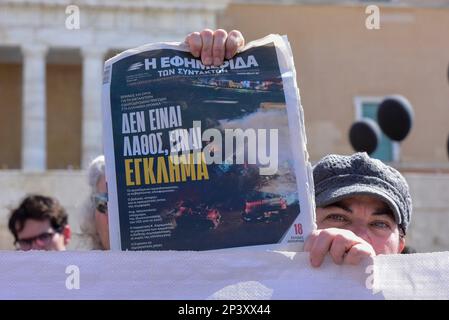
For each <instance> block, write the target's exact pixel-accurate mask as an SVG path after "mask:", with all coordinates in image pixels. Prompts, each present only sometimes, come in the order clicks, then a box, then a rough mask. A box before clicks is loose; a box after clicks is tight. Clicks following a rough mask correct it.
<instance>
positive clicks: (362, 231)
mask: <svg viewBox="0 0 449 320" xmlns="http://www.w3.org/2000/svg"><path fill="white" fill-rule="evenodd" d="M351 231H352V232H354V234H355V235H356V236H357V237H360V238H362V239H363V240H365V241H366V242H370V241H369V235H368V227H367V226H366V225H364V224H361V223H359V224H357V223H356V224H353V225H352V226H351Z"/></svg>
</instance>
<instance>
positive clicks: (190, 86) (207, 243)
mask: <svg viewBox="0 0 449 320" xmlns="http://www.w3.org/2000/svg"><path fill="white" fill-rule="evenodd" d="M103 111H104V112H103V114H104V125H103V128H104V134H103V136H104V147H105V157H106V175H107V177H106V180H107V184H108V194H109V202H108V206H109V227H110V235H111V236H110V238H111V248H112V249H116V250H213V249H224V248H233V247H242V246H257V245H272V246H274V247H275V248H279V249H283V250H292V251H301V250H302V246H303V243H304V239H305V238H306V237H307V235H308V234H309V233H310V232H311V231H312V230H313V228H314V221H315V219H314V214H315V213H314V200H313V182H312V179H311V166H310V164H309V162H308V155H307V151H306V138H305V130H304V120H303V110H302V107H301V104H300V97H299V90H298V87H297V84H296V73H295V68H294V64H293V58H292V54H291V50H290V46H289V43H288V41H287V38H286V37H281V36H279V35H270V36H267V37H265V38H263V39H260V40H257V41H254V42H251V43H249V44H248V45H247V46H246V47H245V48H244V49H243V50H242V51H241V52H240V53H239V54H237V55H236V56H235V57H234V58H232V59H230V60H226V61H224V63H223V64H222V65H221V66H219V67H214V66H204V65H203V64H202V63H201V60H200V59H196V58H194V57H193V56H192V55H191V54H190V53H189V52H188V49H187V48H186V46H185V44H180V43H158V44H149V45H145V46H142V47H139V48H136V49H131V50H127V51H125V52H123V53H121V54H119V55H117V56H115V57H113V58H111V59H110V60H108V61H107V62H106V63H105V68H104V79H103Z"/></svg>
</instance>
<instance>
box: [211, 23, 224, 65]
mask: <svg viewBox="0 0 449 320" xmlns="http://www.w3.org/2000/svg"><path fill="white" fill-rule="evenodd" d="M227 36H228V33H227V32H226V31H225V30H223V29H218V30H216V31H215V33H214V43H213V47H212V56H213V58H214V60H213V63H214V66H216V67H218V66H219V65H221V64H222V63H223V60H224V57H225V42H226V38H227Z"/></svg>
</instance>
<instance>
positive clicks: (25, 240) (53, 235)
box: [17, 219, 70, 251]
mask: <svg viewBox="0 0 449 320" xmlns="http://www.w3.org/2000/svg"><path fill="white" fill-rule="evenodd" d="M69 238H70V229H69V228H68V226H66V228H64V230H63V231H62V232H61V233H58V232H56V231H55V230H54V229H53V228H52V227H51V225H50V221H49V220H34V219H28V220H26V221H25V224H24V227H23V229H22V231H20V232H18V233H17V244H18V248H19V249H20V250H56V251H61V250H65V246H66V244H67V243H68V240H69Z"/></svg>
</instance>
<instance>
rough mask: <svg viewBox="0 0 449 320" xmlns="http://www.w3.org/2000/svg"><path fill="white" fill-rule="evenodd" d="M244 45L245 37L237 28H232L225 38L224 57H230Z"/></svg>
mask: <svg viewBox="0 0 449 320" xmlns="http://www.w3.org/2000/svg"><path fill="white" fill-rule="evenodd" d="M244 45H245V39H244V38H243V35H242V34H241V32H240V31H238V30H232V31H231V32H229V34H228V38H227V39H226V54H225V57H226V59H231V58H232V57H233V56H234V55H235V54H236V53H237V51H238V50H240V49H241V48H242V47H243V46H244Z"/></svg>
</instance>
